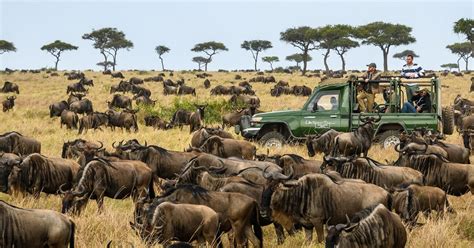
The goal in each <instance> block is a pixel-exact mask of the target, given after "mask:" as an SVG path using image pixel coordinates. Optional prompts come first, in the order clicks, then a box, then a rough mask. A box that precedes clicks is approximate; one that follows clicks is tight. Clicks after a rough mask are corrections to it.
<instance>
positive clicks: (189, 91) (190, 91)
mask: <svg viewBox="0 0 474 248" xmlns="http://www.w3.org/2000/svg"><path fill="white" fill-rule="evenodd" d="M178 95H193V96H196V89H195V88H193V87H190V86H186V85H181V86H179V88H178Z"/></svg>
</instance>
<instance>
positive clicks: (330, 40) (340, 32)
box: [318, 24, 359, 73]
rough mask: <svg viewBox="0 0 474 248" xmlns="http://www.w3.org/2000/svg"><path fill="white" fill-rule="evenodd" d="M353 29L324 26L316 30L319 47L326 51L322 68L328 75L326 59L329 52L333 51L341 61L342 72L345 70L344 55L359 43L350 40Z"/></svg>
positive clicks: (341, 26)
mask: <svg viewBox="0 0 474 248" xmlns="http://www.w3.org/2000/svg"><path fill="white" fill-rule="evenodd" d="M353 30H354V28H353V27H351V26H349V25H343V24H338V25H326V26H324V27H321V28H318V32H319V42H320V45H319V46H320V47H321V48H323V49H326V52H325V53H324V54H323V56H324V67H325V69H326V73H329V65H328V63H327V59H328V58H329V54H330V52H331V50H335V51H336V52H337V54H338V55H339V57H340V58H341V61H342V70H345V69H346V61H345V60H344V54H345V53H346V52H347V51H348V50H349V49H350V48H352V47H356V46H358V45H359V43H357V42H355V41H353V40H351V39H350V38H349V37H351V36H352V35H353V33H354V31H353Z"/></svg>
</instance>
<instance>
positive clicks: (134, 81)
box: [128, 77, 143, 84]
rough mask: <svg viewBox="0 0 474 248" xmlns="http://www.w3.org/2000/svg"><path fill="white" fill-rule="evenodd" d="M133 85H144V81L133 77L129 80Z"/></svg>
mask: <svg viewBox="0 0 474 248" xmlns="http://www.w3.org/2000/svg"><path fill="white" fill-rule="evenodd" d="M128 81H129V82H130V83H131V84H143V79H141V78H137V77H132V78H130V79H129V80H128Z"/></svg>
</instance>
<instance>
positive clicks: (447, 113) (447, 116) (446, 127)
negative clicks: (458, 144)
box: [441, 106, 454, 135]
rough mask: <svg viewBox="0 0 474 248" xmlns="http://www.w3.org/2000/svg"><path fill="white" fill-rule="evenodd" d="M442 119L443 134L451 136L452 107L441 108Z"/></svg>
mask: <svg viewBox="0 0 474 248" xmlns="http://www.w3.org/2000/svg"><path fill="white" fill-rule="evenodd" d="M441 113H442V116H441V117H442V119H443V134H447V135H451V134H453V132H454V108H453V106H446V107H443V109H442V111H441Z"/></svg>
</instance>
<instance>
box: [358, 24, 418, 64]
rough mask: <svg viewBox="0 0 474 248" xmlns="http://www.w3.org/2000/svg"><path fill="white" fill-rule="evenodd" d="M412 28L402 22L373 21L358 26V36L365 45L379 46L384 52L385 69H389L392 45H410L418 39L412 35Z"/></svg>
mask: <svg viewBox="0 0 474 248" xmlns="http://www.w3.org/2000/svg"><path fill="white" fill-rule="evenodd" d="M411 31H412V28H411V27H408V26H405V25H402V24H392V23H385V22H372V23H369V24H367V25H363V26H360V27H358V28H357V32H356V36H357V38H360V39H361V40H362V44H364V45H374V46H377V47H379V48H380V49H381V50H382V53H383V69H384V71H388V53H389V52H390V47H392V46H400V45H408V44H410V43H413V42H415V41H416V39H415V37H413V36H412V35H411Z"/></svg>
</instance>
